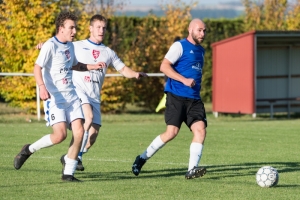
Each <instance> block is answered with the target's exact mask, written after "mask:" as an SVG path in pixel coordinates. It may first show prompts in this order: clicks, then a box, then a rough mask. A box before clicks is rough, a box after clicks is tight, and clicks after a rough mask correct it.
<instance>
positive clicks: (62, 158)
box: [60, 154, 84, 171]
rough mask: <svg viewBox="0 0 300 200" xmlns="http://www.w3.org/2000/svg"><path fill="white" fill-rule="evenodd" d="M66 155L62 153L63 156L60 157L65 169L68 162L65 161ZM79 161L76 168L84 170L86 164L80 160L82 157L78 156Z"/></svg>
mask: <svg viewBox="0 0 300 200" xmlns="http://www.w3.org/2000/svg"><path fill="white" fill-rule="evenodd" d="M65 155H66V154H64V155H62V156H61V158H60V162H61V164H62V165H63V170H64V167H65V164H66V162H65ZM77 161H78V164H77V166H76V170H78V171H84V166H83V165H82V161H81V160H80V158H77Z"/></svg>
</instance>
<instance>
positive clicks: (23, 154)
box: [14, 144, 32, 169]
mask: <svg viewBox="0 0 300 200" xmlns="http://www.w3.org/2000/svg"><path fill="white" fill-rule="evenodd" d="M29 146H30V144H25V145H24V146H23V148H22V149H21V151H20V153H18V155H16V157H15V159H14V167H15V169H20V168H21V167H22V165H23V164H24V163H25V161H26V160H27V159H28V158H29V157H30V156H31V154H32V153H31V152H30V151H29Z"/></svg>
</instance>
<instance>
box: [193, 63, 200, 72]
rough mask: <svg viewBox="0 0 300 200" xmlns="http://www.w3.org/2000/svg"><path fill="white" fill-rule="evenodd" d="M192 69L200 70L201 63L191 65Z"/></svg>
mask: <svg viewBox="0 0 300 200" xmlns="http://www.w3.org/2000/svg"><path fill="white" fill-rule="evenodd" d="M192 69H195V70H197V71H200V72H202V67H201V63H196V65H193V66H192Z"/></svg>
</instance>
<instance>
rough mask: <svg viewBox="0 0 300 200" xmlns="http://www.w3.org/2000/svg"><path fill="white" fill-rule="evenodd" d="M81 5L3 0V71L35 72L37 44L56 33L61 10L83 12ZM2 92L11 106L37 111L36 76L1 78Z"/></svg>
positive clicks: (47, 0) (51, 0)
mask: <svg viewBox="0 0 300 200" xmlns="http://www.w3.org/2000/svg"><path fill="white" fill-rule="evenodd" d="M74 2H75V3H74ZM82 6H83V4H80V3H76V1H70V0H62V1H56V0H26V1H24V0H4V1H3V3H2V4H0V18H1V21H0V52H1V55H0V72H20V73H32V72H33V67H34V62H35V60H36V58H37V56H38V53H39V52H38V50H36V49H35V46H36V45H37V44H38V43H40V42H45V41H46V40H47V39H48V38H50V37H52V36H53V35H55V25H54V23H55V18H56V16H57V14H58V13H59V12H61V10H70V11H73V12H77V13H80V10H82ZM84 17H85V16H84V15H83V18H84ZM79 21H80V22H84V20H79ZM80 32H83V31H79V33H80ZM79 36H80V35H79ZM0 94H1V96H2V98H4V99H5V101H6V102H9V103H10V105H12V106H16V107H21V108H23V109H24V110H25V111H26V112H30V113H35V112H36V102H35V98H36V83H35V80H34V78H33V77H28V76H27V77H22V76H17V77H16V76H14V77H4V78H3V77H2V78H1V79H0Z"/></svg>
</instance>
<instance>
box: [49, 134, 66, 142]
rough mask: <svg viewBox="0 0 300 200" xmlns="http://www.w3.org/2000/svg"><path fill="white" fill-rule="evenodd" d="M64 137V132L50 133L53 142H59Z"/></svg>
mask: <svg viewBox="0 0 300 200" xmlns="http://www.w3.org/2000/svg"><path fill="white" fill-rule="evenodd" d="M66 138H67V134H66V133H61V134H58V133H54V134H52V137H51V141H52V143H53V144H59V143H61V142H62V141H64V140H65V139H66Z"/></svg>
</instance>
